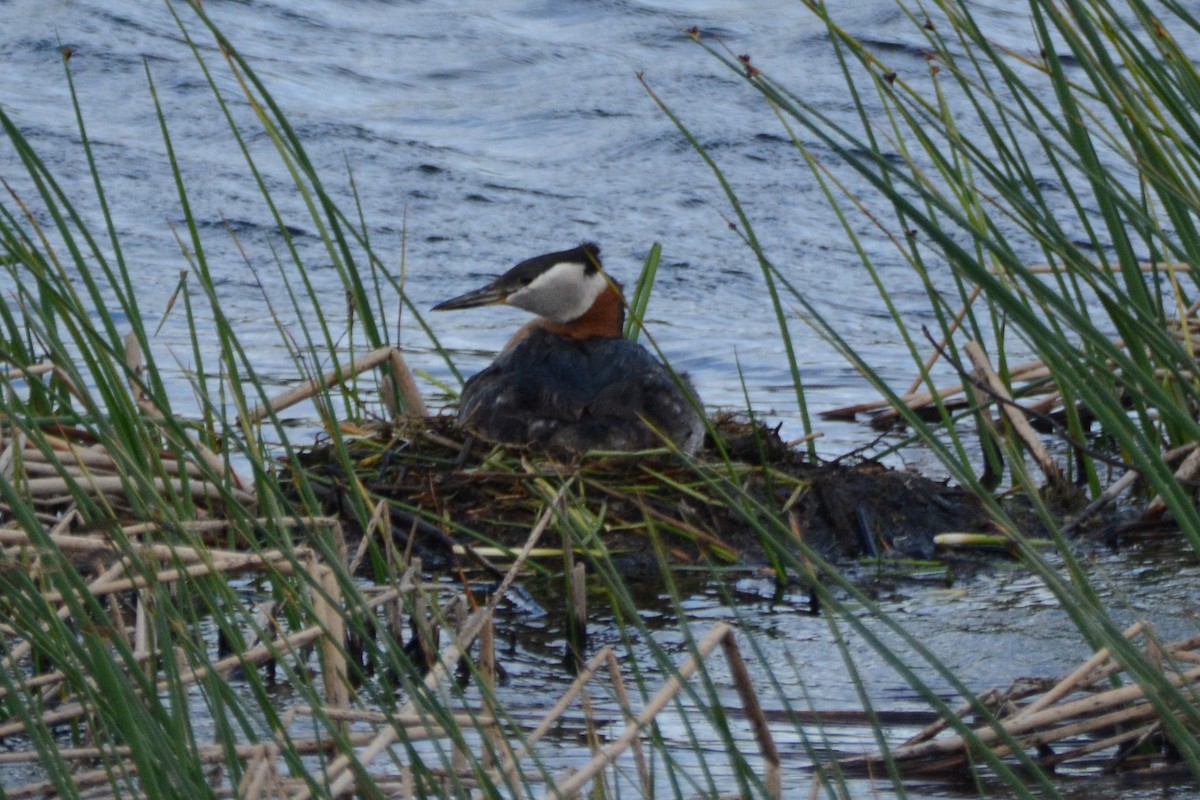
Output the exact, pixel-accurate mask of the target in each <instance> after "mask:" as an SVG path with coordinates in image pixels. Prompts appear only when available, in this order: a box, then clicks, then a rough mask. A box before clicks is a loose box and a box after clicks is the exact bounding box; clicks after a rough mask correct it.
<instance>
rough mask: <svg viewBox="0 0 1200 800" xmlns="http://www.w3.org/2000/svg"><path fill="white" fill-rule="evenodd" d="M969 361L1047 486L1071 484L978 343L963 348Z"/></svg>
mask: <svg viewBox="0 0 1200 800" xmlns="http://www.w3.org/2000/svg"><path fill="white" fill-rule="evenodd" d="M963 350H964V351H965V352H966V354H967V357H968V358H970V359H971V364H972V365H973V366H974V368H975V374H976V376H977V378H978V380H979V381H980V382H981V383H982V385H983V387H984V388H985V389H986V391H987V392H988V394H990V395H991V396H992V397H993V399H995V400H996V402H997V404H998V405H999V406H1000V413H1001V414H1003V415H1004V417H1005V418H1006V419H1007V420H1008V422H1009V424H1010V425H1012V428H1013V431H1014V432H1015V433H1016V435H1017V438H1018V439H1020V440H1021V443H1022V444H1024V445H1025V449H1026V450H1028V451H1029V454H1030V455H1031V456H1033V459H1034V461H1036V462H1037V464H1038V466H1039V467H1040V468H1041V470H1042V474H1043V475H1045V476H1046V480H1047V482H1049V484H1050V485H1051V486H1052V487H1054V488H1056V489H1057V488H1060V487H1066V486H1068V481H1067V478H1066V476H1065V475H1063V472H1062V470H1061V469H1059V466H1058V464H1057V463H1056V462H1055V461H1054V459H1053V457H1051V455H1050V452H1049V451H1048V450H1047V449H1046V447H1045V445H1043V444H1042V440H1041V439H1040V438H1039V437H1038V435H1037V432H1036V431H1034V429H1033V426H1032V425H1030V424H1029V420H1028V419H1026V418H1025V414H1024V412H1023V411H1022V410H1021V409H1020V408H1018V407H1017V406H1016V404H1015V403H1013V399H1012V395H1011V394H1009V392H1008V388H1007V387H1005V385H1004V382H1003V381H1002V380H1000V376H999V375H997V374H996V371H995V370H993V369H992V365H991V364H990V363H989V362H988V359H987V354H986V353H984V352H983V347H982V346H981V345H980V344H979V343H978V342H974V341H972V342H967V344H966V345H965V346H964V347H963Z"/></svg>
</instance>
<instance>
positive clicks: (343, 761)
mask: <svg viewBox="0 0 1200 800" xmlns="http://www.w3.org/2000/svg"><path fill="white" fill-rule="evenodd" d="M569 485H570V484H564V485H563V486H562V487H561V488H560V489H559V490H558V493H557V494H556V495H555V497H554V500H553V501H552V502H550V503H549V504H548V505H547V506H546V509H545V510H544V511H543V512H542V516H541V518H540V519H539V520H538V523H537V525H535V526H534V528H533V530H531V531H530V533H529V537H528V539H526V541H525V546H524V547H523V548H522V550H521V552H520V553H519V554H518V555H517V558H516V559H515V560H514V562H513V564H512V566H511V567H510V568H509V570H508V572H507V573H506V574H505V576H504V579H503V580H502V581H501V582H500V585H499V587H497V589H496V591H495V593H494V594H493V595H492V597H491V599H490V600H489V601H488V603H487V605H485V606H481V607H479V608H478V609H476V610H475V611H474V612H472V613H471V615H470V616H469V617H467V620H466V622H465V623H464V624H463V626H462V630H460V631H459V633H458V635H457V636H456V637H455V638H454V640H453V641H452V642H450V643H449V644H448V645H446V646H445V647H444V648H442V650H441V651H440V652H439V653H438V657H437V660H436V662H435V663H434V665H433V667H432V668H431V669H430V670H429V672H428V673H427V674H426V675H425V679H424V682H423V685H424V687H425V689H426V690H427V691H430V692H433V691H436V689H437V687H438V686H439V685H440V684H441V682H442V680H444V679H445V678H446V677H448V676H449V675H451V674H452V673H453V670H454V667H455V666H456V665H457V664H458V662H459V660H460V659H461V658H463V657H465V656H466V653H467V649H468V648H469V647H470V645H471V643H472V642H474V641H475V638H476V637H477V636H478V635H479V633H480V631H482V629H483V627H484V626H485V625H486V624H487V623H488V622H489V621H490V620H491V617H492V615H493V614H494V613H495V610H496V607H497V606H498V605H499V604H500V600H501V599H502V598H503V597H504V595H505V594H506V593H507V592H508V588H509V587H510V586H511V585H512V583H513V581H514V580H516V576H517V574H518V573H519V571H520V570H521V569H522V567H524V564H525V559H526V558H528V556H529V552H530V550H532V549H533V547H534V546H535V545H536V544H537V540H538V539H539V538H540V537H541V535H542V533H543V532H544V531H545V530H546V527H547V526H548V525H549V524H550V520H551V518H552V517H553V514H554V512H555V510H556V509H557V507H558V505H559V504H560V503H561V502H562V498H563V497H564V496H565V494H566V491H567V488H568V486H569ZM416 710H417V706H416V701H415V700H409V701H408V702H407V703H405V705H404V707H403V708H401V710H400V712H399V713H400V714H401V715H404V714H415V713H416ZM398 737H399V732H398V731H397V730H396V729H395V728H393V727H391V726H388V727H385V728H383V729H382V730H381V731H379V733H377V734H376V735H375V737H374V738H373V739H372V740H371V742H370V743H369V744H368V745H367V746H366V747H364V748H363V750H362V752H361V753H359V754H358V756H357V758H356V759H354V761H353V762H352V760H351V758H350V756H348V755H346V754H342V755H339V756H338V757H337V758H335V759H334V760H333V761H331V762H330V763H329V765H328V766H327V767H326V770H325V775H326V778H327V781H328V791H329V795H330V796H331V797H337V796H340V795H342V794H344V793H346V792H348V791H350V790H351V789H353V787H354V781H355V771H354V770H353V769H351V765H352V763H354V764H355V766H356V767H361V768H363V769H365V768H367V767H368V766H369V765H370V764H371V763H372V762H373V761H374V760H375V759H376V758H377V757H378V756H379V755H380V754H382V753H383V752H384V751H385V750H387V748H388V747H390V746H391V745H392V744H394V743H395V742H396V741H397V739H398ZM311 796H312V791H311V789H310V788H309V787H307V786H305V787H302V788H301V789H300V790H299V791H298V792H297V793H296V794H295V795H294V796H293V800H307V798H309V797H311Z"/></svg>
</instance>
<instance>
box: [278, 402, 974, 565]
mask: <svg viewBox="0 0 1200 800" xmlns="http://www.w3.org/2000/svg"><path fill="white" fill-rule="evenodd" d="M712 422H713V429H714V436H712V437H709V439H708V441H707V442H706V443H705V446H704V448H703V449H702V451H701V452H700V453H698V454H697V456H696V458H695V459H694V460H685V459H683V458H681V457H679V456H678V455H676V454H672V453H670V452H667V451H662V452H650V453H629V454H612V453H610V454H603V455H588V456H585V457H582V458H577V459H574V460H563V459H560V458H554V457H552V456H550V455H548V454H545V453H542V452H539V451H535V450H530V449H528V448H521V447H508V446H501V445H496V444H493V443H490V442H485V441H480V440H478V439H475V438H473V437H471V436H470V435H469V434H467V433H466V432H464V431H462V430H460V429H459V428H457V427H456V425H455V424H454V421H453V419H452V418H451V417H447V416H433V417H418V418H407V419H402V420H400V421H398V422H396V423H393V424H380V425H378V426H377V427H375V428H372V429H358V430H356V431H355V432H354V434H353V436H352V437H351V438H352V441H351V442H350V444H349V446H348V448H347V450H348V454H349V461H348V462H347V461H345V460H342V459H341V458H339V456H338V448H337V447H335V446H334V445H333V444H332V443H331V442H328V441H324V442H317V443H315V444H314V446H312V447H311V448H309V449H307V450H305V451H302V452H301V453H300V454H299V455H298V456H297V458H296V461H295V462H294V463H293V465H292V466H293V468H294V469H299V470H301V471H302V472H303V475H304V477H305V478H306V479H308V480H309V481H310V485H311V486H312V487H313V491H314V492H315V494H316V495H317V497H318V499H319V500H320V501H321V503H322V505H323V507H324V508H323V510H324V512H325V513H327V514H330V515H335V516H339V517H341V518H342V521H343V524H344V526H345V528H346V532H347V536H349V537H353V536H354V534H355V533H356V532H357V533H358V534H360V535H361V534H362V533H363V531H362V530H361V526H359V525H357V524H356V522H355V519H354V515H353V513H352V509H351V508H350V507H349V505H348V501H347V498H348V493H347V491H346V489H347V487H348V486H349V485H350V483H351V481H355V482H358V483H360V484H361V485H362V486H364V487H366V488H367V489H368V490H369V492H370V493H371V494H372V495H373V496H374V497H377V498H379V499H382V500H385V501H387V504H388V507H389V513H390V530H391V532H392V536H393V538H395V539H396V540H397V541H396V544H397V545H398V546H400V547H403V548H405V549H406V550H408V551H410V552H412V553H414V554H416V555H419V556H421V558H422V559H423V561H424V563H425V564H426V565H427V566H437V565H439V564H440V565H449V564H450V563H452V562H453V561H454V559H455V555H454V553H455V550H454V548H455V547H456V546H458V547H459V548H460V549H459V550H458V552H460V553H461V552H462V549H461V547H462V546H464V545H467V546H479V545H481V544H483V545H489V546H493V547H499V548H501V549H504V548H516V547H519V546H520V545H521V543H522V542H524V540H525V537H526V535H527V534H528V531H529V529H530V528H531V527H532V526H533V525H534V523H535V521H536V520H537V518H538V517H539V515H540V514H541V513H542V512H543V511H544V509H545V507H546V505H547V504H548V502H549V501H550V499H551V497H552V496H554V495H555V494H556V493H557V492H559V491H560V489H561V488H562V487H563V486H564V485H566V484H569V486H568V487H567V489H566V495H565V496H566V498H567V500H566V502H565V503H564V504H563V509H562V511H561V512H560V513H559V514H558V515H557V516H556V527H558V528H559V529H560V530H562V531H563V532H564V542H563V543H564V544H566V542H567V541H568V539H567V535H568V533H567V532H568V531H569V532H570V533H569V536H570V540H569V541H570V544H571V546H572V547H575V548H579V547H602V548H604V549H605V550H607V552H608V553H609V554H610V555H612V556H613V557H614V559H616V560H617V561H618V562H619V563H621V564H622V565H623V566H626V567H629V568H636V567H638V566H647V567H649V566H651V565H657V563H658V562H659V561H660V560H661V557H662V554H663V553H666V554H667V556H668V557H669V559H670V560H671V561H672V562H673V563H682V564H686V563H693V562H698V561H703V560H715V561H718V562H727V563H728V562H739V563H743V564H761V563H765V562H766V561H768V560H770V553H769V548H771V547H776V546H779V545H778V544H777V543H778V542H780V541H785V542H786V541H787V540H788V539H789V537H791V538H793V539H795V538H801V539H803V540H804V542H805V543H807V544H808V545H810V546H811V547H813V548H815V549H816V550H817V551H819V552H820V553H822V554H824V555H827V556H829V557H833V558H848V557H861V556H870V557H875V556H888V555H899V556H904V557H920V558H927V557H930V556H932V555H933V552H934V546H935V545H934V536H935V535H936V534H938V533H941V532H943V531H963V530H981V529H984V528H987V527H988V525H989V523H988V520H987V517H986V515H985V513H984V512H983V511H982V509H981V508H980V506H979V504H978V502H977V500H976V499H975V498H974V497H973V496H972V495H970V494H968V493H966V492H964V491H961V490H959V489H956V488H954V487H951V486H948V485H947V484H945V483H943V482H938V481H934V480H929V479H926V478H922V477H920V476H917V475H914V474H911V473H908V472H898V471H894V470H890V469H887V468H884V467H882V466H880V465H878V464H876V463H873V462H861V463H857V464H853V465H848V464H840V463H830V462H822V463H816V462H813V461H812V460H810V459H809V458H808V457H807V455H806V454H805V453H804V452H803V451H802V450H801V449H798V448H796V447H793V446H789V445H787V444H786V443H784V442H783V441H782V440H781V439H780V437H779V434H778V431H777V430H774V429H771V428H769V427H767V426H765V425H763V424H761V423H758V422H752V421H750V420H748V419H746V418H745V417H739V416H737V415H733V414H719V415H717V416H716V417H714V419H713V420H712ZM781 534H782V535H781Z"/></svg>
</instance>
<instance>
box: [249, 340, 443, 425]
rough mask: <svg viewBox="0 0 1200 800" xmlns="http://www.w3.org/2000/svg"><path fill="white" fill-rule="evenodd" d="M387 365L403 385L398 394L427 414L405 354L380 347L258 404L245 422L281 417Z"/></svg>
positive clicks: (417, 410) (415, 411)
mask: <svg viewBox="0 0 1200 800" xmlns="http://www.w3.org/2000/svg"><path fill="white" fill-rule="evenodd" d="M384 363H387V364H389V365H390V366H391V367H392V371H393V379H396V380H398V383H399V385H398V386H397V391H398V392H399V393H400V394H401V395H402V396H403V397H404V398H405V400H406V401H407V402H408V403H409V404H410V405H409V408H410V409H412V410H413V411H412V413H415V414H421V415H424V413H425V406H424V403H423V402H422V401H421V393H420V392H419V391H417V389H416V382H415V381H414V380H413V377H412V373H411V372H410V371H409V369H408V366H407V364H405V362H404V357H403V355H401V354H400V352H399V351H398V350H396V348H394V347H390V346H388V347H380V348H377V349H375V350H372V351H371V352H370V353H367V354H366V355H365V356H362V357H360V358H356V359H354V360H353V361H351V362H350V364H349V365H348V366H347V367H346V368H345V369H332V370H330V371H329V372H327V373H325V374H324V375H323V376H321V377H320V378H313V379H310V380H307V381H305V382H304V383H302V384H300V385H299V386H296V387H294V388H292V389H289V390H288V391H286V392H284V393H283V394H280V395H277V396H276V397H274V398H272V399H271V400H270V401H269V402H268V403H267V405H266V406H257V405H256V406H255V407H254V408H252V409H251V410H250V411H249V412H248V413H247V414H246V417H245V422H246V423H247V424H248V425H257V424H259V423H261V422H262V421H263V420H264V419H266V418H267V417H268V416H270V415H271V414H278V413H279V412H280V411H282V410H283V409H285V408H287V407H289V406H292V405H295V404H296V403H299V402H301V401H303V400H308V399H310V398H312V397H314V396H316V395H317V394H318V393H319V392H320V391H321V390H322V389H324V388H327V387H330V386H337V385H338V384H340V383H342V382H343V381H346V380H349V379H350V378H353V377H356V376H358V375H361V374H362V373H364V372H367V371H368V370H372V369H376V368H378V367H379V366H380V365H382V364H384ZM397 370H399V372H400V376H399V377H398V378H396V377H395V376H396V373H397Z"/></svg>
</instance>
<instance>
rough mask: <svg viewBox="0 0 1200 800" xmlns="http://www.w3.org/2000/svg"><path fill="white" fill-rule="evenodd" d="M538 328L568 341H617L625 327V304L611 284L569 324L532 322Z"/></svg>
mask: <svg viewBox="0 0 1200 800" xmlns="http://www.w3.org/2000/svg"><path fill="white" fill-rule="evenodd" d="M534 324H535V325H536V326H537V327H539V328H544V329H545V330H548V331H550V332H551V333H554V334H557V335H559V336H565V337H567V338H568V339H592V338H601V339H617V338H620V336H621V333H622V328H623V327H624V326H625V302H624V301H623V300H622V298H621V295H620V293H619V292H618V291H617V289H616V287H614V286H613V285H612V284H611V283H610V284H609V285H608V286H606V287H605V289H604V291H602V292H600V294H599V295H597V296H596V300H595V301H594V302H593V303H592V307H591V308H589V309H588V310H587V311H585V312H584V313H583V315H582V316H579V317H576V318H575V319H573V320H571V321H570V322H551V321H550V320H548V319H545V318H539V319H537V320H534Z"/></svg>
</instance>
